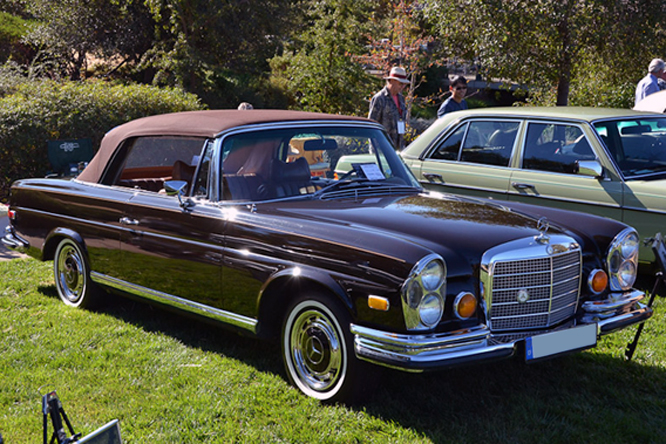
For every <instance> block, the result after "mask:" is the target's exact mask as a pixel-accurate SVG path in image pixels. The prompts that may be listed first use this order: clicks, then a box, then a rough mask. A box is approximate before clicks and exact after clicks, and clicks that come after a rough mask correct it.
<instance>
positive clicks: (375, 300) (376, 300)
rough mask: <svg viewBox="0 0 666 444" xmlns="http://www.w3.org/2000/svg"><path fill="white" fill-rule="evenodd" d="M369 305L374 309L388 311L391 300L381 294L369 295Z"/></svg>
mask: <svg viewBox="0 0 666 444" xmlns="http://www.w3.org/2000/svg"><path fill="white" fill-rule="evenodd" d="M368 307H370V308H372V309H373V310H379V311H388V309H389V301H388V299H386V298H383V297H381V296H373V295H370V296H368Z"/></svg>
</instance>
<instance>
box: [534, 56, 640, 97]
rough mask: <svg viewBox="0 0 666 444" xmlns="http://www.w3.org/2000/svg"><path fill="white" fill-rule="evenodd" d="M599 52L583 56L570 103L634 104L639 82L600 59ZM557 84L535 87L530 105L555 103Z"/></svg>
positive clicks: (572, 85)
mask: <svg viewBox="0 0 666 444" xmlns="http://www.w3.org/2000/svg"><path fill="white" fill-rule="evenodd" d="M598 58H599V55H598V54H591V55H587V56H581V59H580V60H579V62H578V64H577V66H576V68H575V71H574V75H573V78H572V81H571V91H570V94H569V104H570V105H571V106H592V107H602V108H632V107H633V106H634V91H635V89H636V83H635V82H633V81H627V80H626V79H624V80H623V79H622V77H621V76H618V75H617V73H616V72H614V69H613V68H612V67H611V66H609V65H605V64H603V61H601V60H598ZM555 96H556V90H555V89H554V88H551V89H547V88H532V89H531V90H530V99H529V104H530V105H551V104H553V103H555Z"/></svg>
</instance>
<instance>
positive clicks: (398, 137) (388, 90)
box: [368, 66, 410, 150]
mask: <svg viewBox="0 0 666 444" xmlns="http://www.w3.org/2000/svg"><path fill="white" fill-rule="evenodd" d="M384 80H386V86H384V88H382V90H381V91H379V92H378V93H377V94H375V95H374V96H373V97H372V99H371V100H370V112H369V113H368V118H369V119H372V120H374V121H376V122H379V123H381V124H382V125H384V127H385V128H386V131H388V134H389V136H391V140H392V142H393V146H394V147H395V149H396V150H401V149H402V148H404V147H405V139H404V134H405V117H406V114H407V107H406V105H405V98H404V97H403V96H402V91H403V90H404V89H405V86H406V85H408V84H409V83H410V82H409V79H408V78H407V72H406V71H405V69H404V68H402V67H400V66H394V67H393V68H391V71H390V73H389V75H388V76H386V77H384Z"/></svg>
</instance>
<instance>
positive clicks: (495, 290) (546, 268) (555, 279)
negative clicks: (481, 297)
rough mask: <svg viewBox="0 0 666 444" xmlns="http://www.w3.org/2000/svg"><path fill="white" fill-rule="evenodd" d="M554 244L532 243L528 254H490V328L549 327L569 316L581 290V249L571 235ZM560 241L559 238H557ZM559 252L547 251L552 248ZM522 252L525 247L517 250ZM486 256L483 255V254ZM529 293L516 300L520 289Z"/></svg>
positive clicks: (488, 268) (488, 298)
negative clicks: (528, 255)
mask: <svg viewBox="0 0 666 444" xmlns="http://www.w3.org/2000/svg"><path fill="white" fill-rule="evenodd" d="M560 238H564V239H565V240H567V241H568V242H567V243H568V245H566V244H565V245H564V246H562V244H557V248H552V247H550V246H545V247H544V246H543V245H538V244H537V245H532V246H531V247H532V248H533V249H534V251H530V257H529V258H526V259H525V258H523V259H518V260H512V259H508V260H507V259H506V258H505V256H507V254H505V253H506V251H503V253H504V254H501V255H498V257H499V258H493V257H492V255H490V259H489V263H488V266H487V270H488V273H487V275H486V276H485V278H483V277H482V280H483V281H484V286H485V288H486V289H487V290H489V291H488V294H486V300H487V309H488V311H489V312H488V321H489V325H490V327H491V329H492V330H493V331H508V330H525V329H535V328H544V327H550V326H552V325H555V324H558V323H560V322H562V321H565V320H567V319H569V318H571V317H572V316H573V315H574V314H575V311H576V305H577V304H578V296H579V292H580V274H581V253H580V249H579V247H578V245H577V244H576V243H575V242H574V241H573V239H571V238H566V237H563V236H560ZM559 240H560V241H561V240H562V239H559ZM553 250H554V251H560V253H555V254H550V252H552V251H553ZM518 251H520V252H521V254H524V253H525V251H526V250H525V249H520V250H518ZM484 257H485V256H484ZM521 292H522V295H523V296H525V295H526V294H527V295H529V297H528V299H527V301H524V302H519V301H518V299H519V297H518V296H519V293H521Z"/></svg>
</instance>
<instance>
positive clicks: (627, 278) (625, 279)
mask: <svg viewBox="0 0 666 444" xmlns="http://www.w3.org/2000/svg"><path fill="white" fill-rule="evenodd" d="M636 274H637V270H636V266H635V265H634V263H633V262H630V261H626V262H623V263H622V265H621V266H620V269H619V270H618V271H617V280H618V283H619V284H620V287H621V288H631V287H632V286H633V285H634V283H635V282H636Z"/></svg>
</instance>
